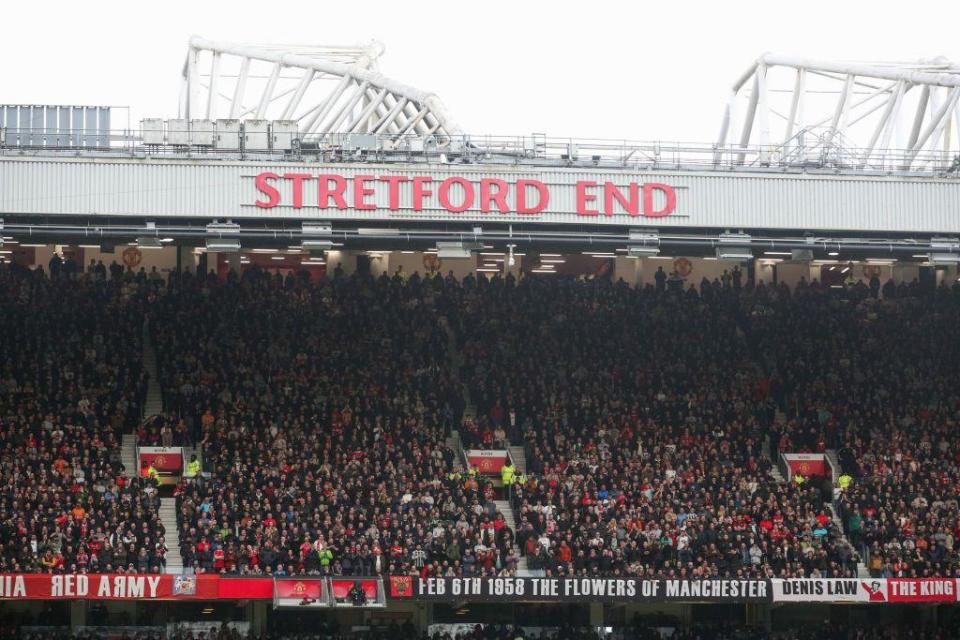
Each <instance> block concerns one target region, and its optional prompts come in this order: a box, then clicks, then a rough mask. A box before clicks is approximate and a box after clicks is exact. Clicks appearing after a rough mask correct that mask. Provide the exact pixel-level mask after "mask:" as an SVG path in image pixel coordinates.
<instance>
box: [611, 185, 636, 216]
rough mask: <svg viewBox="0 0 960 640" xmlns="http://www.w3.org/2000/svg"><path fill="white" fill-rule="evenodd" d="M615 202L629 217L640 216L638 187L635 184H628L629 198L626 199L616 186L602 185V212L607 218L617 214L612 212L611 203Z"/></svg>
mask: <svg viewBox="0 0 960 640" xmlns="http://www.w3.org/2000/svg"><path fill="white" fill-rule="evenodd" d="M614 200H616V201H617V202H619V203H620V206H621V207H623V210H624V211H626V212H627V213H629V214H630V215H631V216H635V215H639V214H640V186H639V185H638V184H637V183H636V182H631V183H630V198H629V199H627V197H626V196H624V195H623V194H622V193H621V192H620V189H618V188H617V185H615V184H613V183H612V182H604V183H603V212H604V213H605V214H607V215H608V216H612V215H613V214H614V213H617V212H616V211H614V210H613V201H614Z"/></svg>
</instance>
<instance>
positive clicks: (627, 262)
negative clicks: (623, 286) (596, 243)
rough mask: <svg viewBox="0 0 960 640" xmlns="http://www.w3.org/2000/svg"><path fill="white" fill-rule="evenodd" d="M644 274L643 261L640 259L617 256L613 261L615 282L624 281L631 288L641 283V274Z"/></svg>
mask: <svg viewBox="0 0 960 640" xmlns="http://www.w3.org/2000/svg"><path fill="white" fill-rule="evenodd" d="M642 273H643V261H642V260H640V259H638V258H629V257H627V256H617V257H616V258H614V259H613V280H614V282H616V281H617V280H620V279H621V278H622V279H623V281H624V282H626V283H627V284H628V285H630V286H631V287H635V286H637V285H638V284H640V283H641V277H640V276H641V274H642Z"/></svg>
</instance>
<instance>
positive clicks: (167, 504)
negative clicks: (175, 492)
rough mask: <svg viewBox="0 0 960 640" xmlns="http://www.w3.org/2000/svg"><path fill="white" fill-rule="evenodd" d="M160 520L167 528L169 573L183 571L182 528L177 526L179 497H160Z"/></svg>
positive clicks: (167, 570)
mask: <svg viewBox="0 0 960 640" xmlns="http://www.w3.org/2000/svg"><path fill="white" fill-rule="evenodd" d="M159 515H160V522H162V523H163V528H164V529H165V530H166V532H167V533H166V541H167V569H166V572H167V573H183V557H182V556H181V555H180V530H179V529H178V528H177V499H176V498H160V512H159Z"/></svg>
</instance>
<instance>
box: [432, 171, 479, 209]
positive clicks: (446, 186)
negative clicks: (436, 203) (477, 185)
mask: <svg viewBox="0 0 960 640" xmlns="http://www.w3.org/2000/svg"><path fill="white" fill-rule="evenodd" d="M455 184H458V185H460V188H462V189H463V202H461V203H460V204H459V205H454V204H453V203H452V202H450V187H452V186H453V185H455ZM437 196H438V197H439V198H440V206H441V207H443V208H444V209H446V210H447V211H452V212H453V213H460V212H461V211H466V210H467V209H469V208H470V207H472V206H473V184H471V183H470V181H469V180H467V179H466V178H447V179H446V180H444V181H443V182H441V183H440V190H439V192H438V193H437Z"/></svg>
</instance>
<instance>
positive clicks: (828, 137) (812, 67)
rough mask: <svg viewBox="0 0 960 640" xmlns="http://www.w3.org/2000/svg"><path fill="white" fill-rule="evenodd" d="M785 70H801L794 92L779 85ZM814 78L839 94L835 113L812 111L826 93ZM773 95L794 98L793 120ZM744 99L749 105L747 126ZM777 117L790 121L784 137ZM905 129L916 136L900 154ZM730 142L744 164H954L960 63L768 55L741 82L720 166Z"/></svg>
mask: <svg viewBox="0 0 960 640" xmlns="http://www.w3.org/2000/svg"><path fill="white" fill-rule="evenodd" d="M777 68H788V69H795V70H796V72H795V74H794V75H793V76H792V78H793V82H792V88H783V89H779V88H773V87H771V74H772V73H773V72H774V71H775V70H776V69H777ZM811 75H813V76H815V77H816V78H818V79H819V80H821V81H823V82H827V83H830V84H832V85H833V86H832V87H831V88H830V89H829V90H828V91H827V92H826V93H835V94H836V100H835V102H834V104H833V107H832V111H831V112H829V113H827V114H822V113H818V114H811V113H809V111H808V110H807V109H806V107H807V105H808V104H809V102H810V101H811V95H812V94H814V93H821V94H823V93H825V92H824V91H813V90H811V88H810V82H809V76H811ZM877 81H881V82H877ZM773 91H778V92H781V93H790V94H791V95H790V102H789V113H788V115H783V112H779V111H777V110H776V109H775V108H774V106H773V105H772V104H771V93H772V92H773ZM911 92H912V93H911ZM856 93H861V94H862V93H867V95H866V96H865V97H863V96H858V95H855V94H856ZM908 96H913V97H915V98H916V104H915V106H913V105H911V107H907V108H904V102H905V99H906V97H908ZM738 102H741V103H743V104H745V105H746V111H745V113H744V114H743V116H742V119H741V120H740V122H738V121H737V116H736V112H737V103H738ZM911 102H912V101H911ZM784 111H786V107H785V108H784ZM807 118H809V120H808V119H807ZM870 118H873V120H869V119H870ZM774 119H779V120H783V121H784V126H783V128H782V135H781V136H774V134H773V131H772V129H771V121H772V120H774ZM861 123H862V126H861V127H860V128H857V125H860V124H861ZM898 131H908V134H907V139H906V140H905V141H903V143H902V144H901V145H899V146H898V147H897V152H896V154H891V153H888V152H889V150H890V149H891V146H890V145H891V138H892V137H896V133H897V132H898ZM737 132H739V135H737ZM773 139H777V140H778V142H777V143H775V144H774V143H772V140H773ZM730 145H737V146H738V148H739V149H741V150H743V151H740V152H738V153H737V154H736V156H735V158H736V161H737V162H739V163H748V162H749V163H754V164H759V165H768V164H771V163H777V162H782V161H783V160H784V159H787V158H794V159H796V160H798V161H800V162H803V161H807V160H810V161H813V162H816V161H818V160H819V161H821V162H822V161H823V159H824V158H827V157H829V158H831V159H832V160H833V161H835V162H836V163H837V164H839V165H843V166H851V165H852V166H860V167H862V168H867V169H869V168H884V169H885V168H889V167H890V161H889V160H890V158H889V157H888V156H892V155H895V157H896V159H897V160H896V162H897V169H900V170H904V171H910V170H916V169H922V168H923V167H925V166H928V165H930V163H932V162H939V163H940V164H947V163H949V162H950V161H951V158H952V157H954V156H957V155H960V66H958V65H956V64H953V63H951V62H950V61H948V60H946V59H944V58H937V59H935V60H921V61H918V62H913V63H864V62H831V61H818V60H809V59H805V58H796V57H791V56H783V55H776V54H765V55H763V56H761V57H760V58H758V59H757V60H756V61H755V62H754V63H753V64H752V65H751V66H750V68H749V69H747V71H746V72H745V73H743V74H742V75H741V76H740V77H739V78H737V80H736V82H734V84H733V87H732V91H731V94H730V97H729V99H728V100H727V104H726V107H725V108H724V112H723V119H722V121H721V125H720V134H719V136H718V140H717V149H718V151H717V156H716V158H717V160H718V161H719V160H720V159H721V158H720V150H721V149H726V148H728V147H729V146H730ZM895 146H896V145H895ZM748 148H755V149H756V148H759V153H752V154H749V155H748V154H747V153H746V150H747V149H748Z"/></svg>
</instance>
